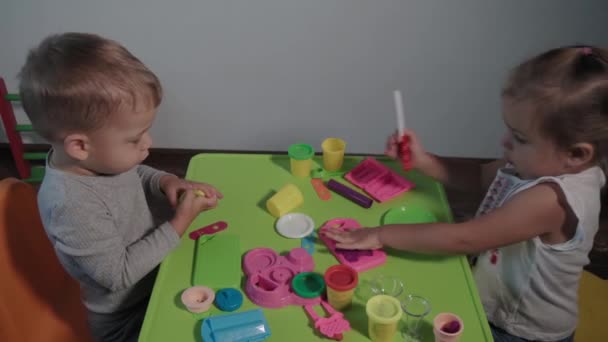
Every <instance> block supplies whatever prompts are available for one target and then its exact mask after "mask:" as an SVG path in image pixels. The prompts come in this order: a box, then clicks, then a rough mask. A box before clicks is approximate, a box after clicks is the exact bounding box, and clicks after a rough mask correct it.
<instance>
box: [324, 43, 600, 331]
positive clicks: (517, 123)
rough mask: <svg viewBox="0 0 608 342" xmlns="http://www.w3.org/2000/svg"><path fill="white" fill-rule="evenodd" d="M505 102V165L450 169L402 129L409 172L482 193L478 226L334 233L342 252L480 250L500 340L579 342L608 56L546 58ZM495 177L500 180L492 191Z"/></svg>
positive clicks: (526, 69)
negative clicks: (580, 297) (580, 292)
mask: <svg viewBox="0 0 608 342" xmlns="http://www.w3.org/2000/svg"><path fill="white" fill-rule="evenodd" d="M502 97H503V120H504V122H505V125H506V126H507V133H506V134H505V136H504V138H503V139H502V145H503V147H504V159H503V160H500V161H496V162H493V163H490V164H488V165H484V166H482V167H477V166H473V165H467V164H464V163H448V162H446V161H444V160H442V159H441V158H438V157H436V156H433V155H431V154H429V153H427V152H426V151H425V150H424V149H423V147H422V145H421V144H420V142H419V141H418V139H417V138H416V135H415V134H414V133H413V132H412V131H408V132H406V134H408V135H409V136H410V140H411V144H410V148H411V153H412V155H411V158H412V160H411V161H412V164H413V166H414V167H416V168H417V169H419V170H421V171H422V172H424V173H425V174H427V175H429V176H432V177H434V178H435V179H437V180H438V181H440V182H442V183H444V184H446V186H451V187H457V188H460V189H465V190H479V191H482V190H487V193H486V196H485V198H484V200H483V202H482V203H481V206H480V207H479V210H478V212H477V215H476V217H475V218H474V219H472V220H470V221H467V222H463V223H454V224H450V223H431V224H411V225H405V224H402V225H386V226H381V227H376V228H369V229H361V230H358V231H355V232H349V233H347V232H341V231H339V230H336V229H334V230H330V231H328V232H327V235H328V236H329V237H331V238H333V239H335V240H336V241H337V242H338V247H340V248H352V249H371V248H379V247H382V246H387V247H391V248H396V249H401V250H408V251H413V252H422V253H449V254H473V253H480V252H481V255H480V256H479V259H478V262H477V265H476V267H475V269H474V275H475V279H476V282H477V287H478V289H479V294H480V297H481V300H482V302H483V305H484V308H485V310H486V313H487V316H488V319H489V321H490V323H491V327H492V333H493V335H494V339H495V341H527V340H540V341H572V340H573V335H574V330H575V328H576V325H577V307H578V305H577V293H578V284H579V278H580V275H581V272H582V269H583V266H584V265H586V264H587V263H588V262H589V259H588V257H587V255H588V253H589V251H590V249H591V247H592V245H593V237H594V235H595V233H596V232H597V230H598V225H599V222H598V221H599V212H600V188H602V187H603V186H604V183H605V176H604V173H603V171H602V169H601V168H600V166H602V164H603V163H604V162H605V160H604V157H605V156H606V155H607V154H608V51H606V50H603V49H599V48H595V47H588V46H576V47H566V48H559V49H554V50H550V51H548V52H545V53H543V54H541V55H539V56H536V57H534V58H532V59H531V60H529V61H526V62H525V63H523V64H521V65H519V66H518V67H517V68H516V69H515V70H514V71H513V73H512V75H511V77H510V79H509V81H508V83H507V85H506V87H505V88H504V91H503V93H502ZM397 151H398V148H397V137H396V136H393V137H391V138H390V139H389V141H388V143H387V154H388V155H389V156H391V157H394V158H396V157H397ZM490 173H492V174H493V173H496V177H495V178H494V180H493V181H492V182H491V184H489V183H490V182H489V180H490V179H489V177H488V175H489V174H490ZM488 185H489V186H488Z"/></svg>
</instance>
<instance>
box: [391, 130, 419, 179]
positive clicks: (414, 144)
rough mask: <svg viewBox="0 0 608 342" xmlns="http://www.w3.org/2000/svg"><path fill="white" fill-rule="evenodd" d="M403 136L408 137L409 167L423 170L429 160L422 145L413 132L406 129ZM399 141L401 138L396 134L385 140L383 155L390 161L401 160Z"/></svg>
mask: <svg viewBox="0 0 608 342" xmlns="http://www.w3.org/2000/svg"><path fill="white" fill-rule="evenodd" d="M404 135H407V136H408V137H409V143H408V146H409V149H410V153H411V155H410V161H409V162H410V165H411V166H412V168H415V169H423V168H424V165H427V164H428V161H429V159H430V158H431V157H430V155H429V154H428V153H427V152H426V150H425V149H424V147H422V144H421V143H420V140H419V139H418V136H416V133H414V131H412V130H409V129H406V130H405V132H404ZM400 141H401V137H400V136H399V133H397V132H395V133H394V134H393V135H391V136H390V137H388V139H387V140H386V150H385V151H384V154H386V155H387V156H388V157H390V158H392V159H401V155H400V148H399V143H400Z"/></svg>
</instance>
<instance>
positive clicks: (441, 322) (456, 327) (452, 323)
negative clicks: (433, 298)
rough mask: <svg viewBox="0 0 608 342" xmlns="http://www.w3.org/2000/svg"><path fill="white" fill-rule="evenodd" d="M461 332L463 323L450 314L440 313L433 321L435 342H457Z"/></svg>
mask: <svg viewBox="0 0 608 342" xmlns="http://www.w3.org/2000/svg"><path fill="white" fill-rule="evenodd" d="M463 330H464V323H462V320H461V319H460V317H458V316H456V315H454V314H452V313H447V312H444V313H440V314H438V315H437V316H435V319H434V320H433V333H434V334H435V342H458V340H460V335H462V331H463Z"/></svg>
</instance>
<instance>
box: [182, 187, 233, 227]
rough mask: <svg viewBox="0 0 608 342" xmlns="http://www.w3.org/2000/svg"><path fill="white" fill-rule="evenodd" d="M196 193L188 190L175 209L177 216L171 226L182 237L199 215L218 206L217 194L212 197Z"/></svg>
mask: <svg viewBox="0 0 608 342" xmlns="http://www.w3.org/2000/svg"><path fill="white" fill-rule="evenodd" d="M195 191H196V190H193V189H188V190H186V192H185V193H184V195H183V196H182V197H181V198H180V200H179V204H178V205H177V208H176V209H175V216H174V217H173V219H172V220H171V225H173V228H174V229H175V230H176V232H177V233H178V234H179V235H180V236H181V235H183V234H184V232H185V231H186V229H188V226H190V224H191V223H192V221H194V219H195V218H196V216H197V215H198V214H199V213H201V212H202V211H205V210H209V209H213V208H215V207H216V206H217V201H218V197H217V196H216V195H215V193H213V194H212V195H211V196H199V195H197V194H195ZM218 193H219V192H218ZM220 195H221V194H220Z"/></svg>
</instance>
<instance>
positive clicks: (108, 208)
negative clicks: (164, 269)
mask: <svg viewBox="0 0 608 342" xmlns="http://www.w3.org/2000/svg"><path fill="white" fill-rule="evenodd" d="M164 174H165V173H163V172H161V171H158V170H155V169H153V168H151V167H148V166H143V165H140V166H137V167H135V168H133V169H131V170H130V171H127V172H125V173H122V174H118V175H114V176H99V177H94V176H79V175H74V174H70V173H66V172H63V171H60V170H57V169H53V168H51V167H49V166H48V165H47V167H46V174H45V177H44V180H43V182H42V184H41V186H40V189H39V192H38V206H39V208H40V215H41V217H42V222H43V224H44V228H45V230H46V233H47V235H48V237H49V239H50V240H51V243H52V244H53V246H54V248H55V251H56V253H57V256H58V257H59V261H60V262H61V264H62V265H63V267H64V268H65V269H66V270H67V272H68V273H69V274H70V275H71V276H72V277H74V278H76V279H77V280H78V281H79V283H80V286H81V289H82V296H83V302H84V304H85V306H86V307H87V308H88V309H89V310H90V311H93V312H98V313H112V312H117V311H121V310H123V309H128V308H129V307H130V306H132V305H135V304H136V303H138V302H139V301H141V300H142V299H144V298H146V297H147V296H149V295H150V293H151V290H152V285H153V281H154V273H155V272H151V271H153V270H155V268H156V267H157V266H158V264H159V263H160V262H161V261H162V260H163V258H164V257H165V256H166V255H167V254H168V253H169V251H171V250H172V249H173V248H175V247H176V246H177V245H178V243H179V241H180V238H179V236H178V235H177V233H176V232H175V230H174V229H173V227H172V226H171V224H170V223H169V222H167V221H165V222H160V221H159V219H158V215H153V214H152V212H151V210H150V207H149V201H159V200H161V199H164V194H163V193H162V192H161V190H160V187H159V180H160V178H161V176H163V175H164ZM167 203H168V202H167Z"/></svg>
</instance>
